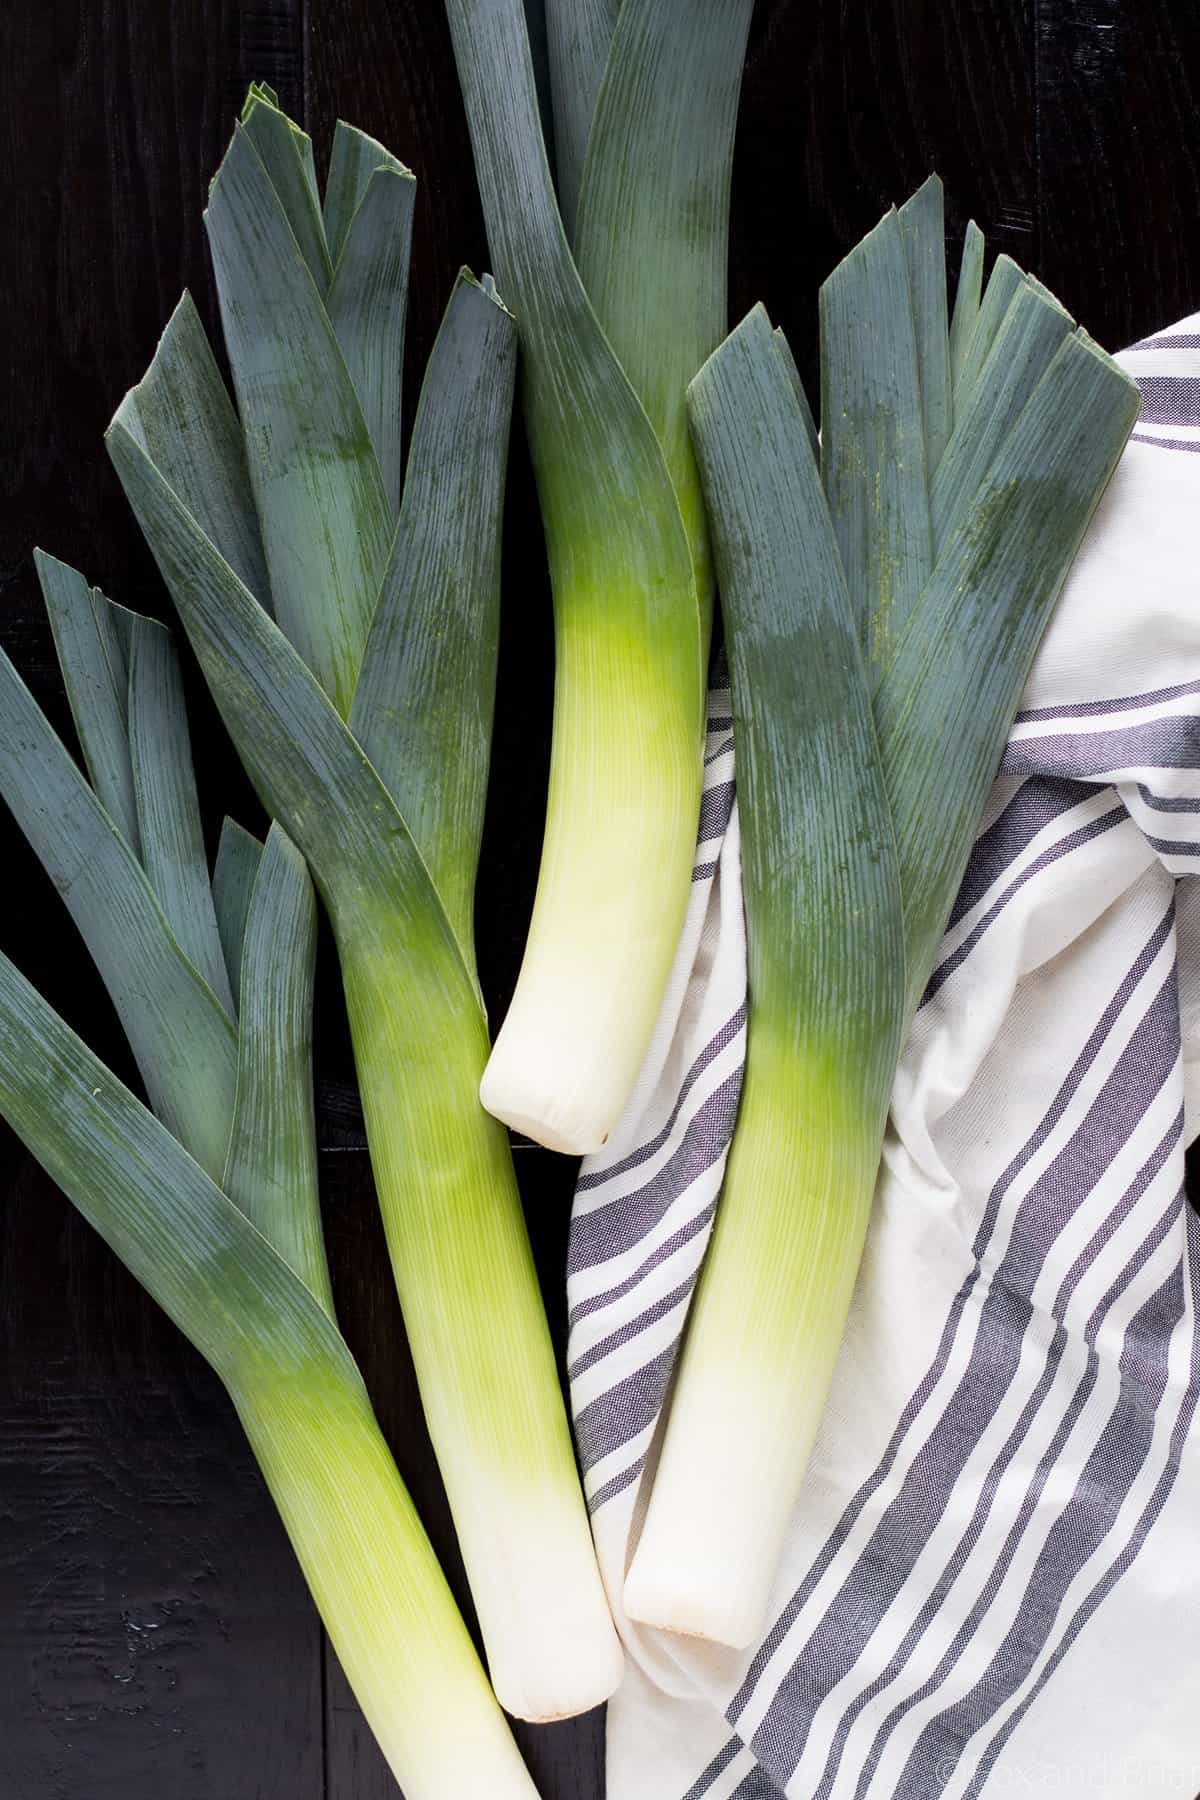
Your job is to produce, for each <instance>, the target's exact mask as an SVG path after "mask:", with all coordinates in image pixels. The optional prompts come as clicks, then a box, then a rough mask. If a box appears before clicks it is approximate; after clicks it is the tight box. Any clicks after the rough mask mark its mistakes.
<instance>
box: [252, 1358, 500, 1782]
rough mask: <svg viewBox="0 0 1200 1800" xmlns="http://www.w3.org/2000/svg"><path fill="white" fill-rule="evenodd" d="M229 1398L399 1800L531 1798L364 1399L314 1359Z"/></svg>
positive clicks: (263, 1371)
mask: <svg viewBox="0 0 1200 1800" xmlns="http://www.w3.org/2000/svg"><path fill="white" fill-rule="evenodd" d="M233 1397H234V1401H235V1403H236V1405H237V1409H238V1415H239V1417H240V1418H241V1421H242V1424H243V1426H244V1427H245V1430H246V1435H247V1437H248V1438H249V1439H250V1443H251V1446H252V1448H253V1450H254V1454H255V1456H256V1457H257V1458H258V1462H259V1465H260V1467H261V1468H262V1471H263V1474H264V1475H265V1477H266V1480H267V1485H268V1486H269V1487H270V1490H271V1494H272V1497H273V1498H274V1501H275V1504H276V1506H277V1507H278V1508H279V1512H280V1516H281V1517H282V1519H283V1522H284V1524H285V1526H286V1527H287V1532H288V1536H289V1538H290V1539H291V1541H292V1547H293V1549H294V1550H295V1552H296V1555H297V1558H298V1559H299V1562H300V1566H301V1568H302V1569H303V1571H304V1576H305V1579H306V1580H307V1582H308V1585H309V1588H310V1589H311V1591H312V1595H313V1598H314V1600H315V1601H316V1603H317V1607H318V1610H319V1611H320V1614H321V1617H322V1619H323V1620H324V1622H325V1627H326V1629H327V1631H328V1632H329V1636H330V1640H331V1642H332V1644H333V1647H334V1649H335V1650H336V1651H337V1654H338V1659H339V1661H340V1662H341V1665H342V1668H343V1669H344V1670H345V1673H346V1678H347V1680H348V1681H349V1682H350V1685H351V1687H352V1688H353V1689H354V1693H355V1696H356V1698H357V1699H358V1702H359V1704H360V1705H361V1707H362V1709H363V1712H364V1714H365V1715H366V1719H367V1723H368V1724H369V1725H370V1727H371V1730H372V1731H373V1732H374V1734H375V1736H376V1738H377V1739H378V1741H379V1745H380V1748H381V1749H382V1751H383V1753H384V1755H385V1756H386V1758H387V1761H388V1764H389V1766H390V1768H391V1770H392V1772H393V1774H394V1775H395V1777H396V1780H397V1781H398V1782H399V1783H400V1784H401V1786H402V1787H403V1790H404V1794H405V1800H447V1797H448V1796H450V1795H453V1796H454V1797H455V1800H536V1790H535V1788H534V1785H533V1782H532V1781H531V1779H530V1777H529V1774H528V1772H527V1770H526V1768H525V1765H524V1763H523V1762H522V1760H521V1756H520V1752H519V1751H518V1749H517V1746H516V1744H515V1742H514V1741H513V1737H512V1734H511V1732H510V1731H509V1729H508V1726H507V1724H506V1723H505V1721H504V1718H503V1716H502V1714H501V1712H500V1708H499V1707H498V1706H497V1704H496V1702H495V1700H494V1698H493V1697H492V1695H491V1693H490V1692H489V1691H488V1687H487V1683H486V1682H485V1680H484V1677H483V1671H482V1670H481V1668H480V1666H479V1658H478V1656H477V1655H476V1652H475V1647H474V1645H473V1644H472V1642H471V1639H470V1635H469V1633H468V1632H467V1629H466V1626H465V1625H464V1624H463V1621H462V1618H461V1616H460V1615H459V1612H458V1608H457V1607H456V1605H455V1603H454V1599H453V1596H452V1595H451V1593H450V1590H449V1588H448V1587H447V1585H446V1580H445V1577H444V1575H443V1574H442V1571H441V1569H440V1568H439V1566H438V1563H437V1559H436V1557H435V1556H434V1553H433V1549H432V1547H431V1546H430V1543H429V1540H428V1539H427V1537H426V1536H425V1532H424V1529H423V1527H422V1525H421V1521H420V1520H419V1518H418V1517H417V1514H416V1510H415V1508H414V1507H413V1504H412V1501H411V1500H410V1499H409V1496H408V1493H407V1491H406V1490H405V1487H404V1484H403V1482H402V1481H401V1480H400V1477H399V1475H398V1474H397V1472H396V1466H395V1464H394V1463H393V1461H392V1459H391V1456H390V1454H389V1452H388V1449H387V1445H386V1444H385V1443H384V1441H383V1437H382V1435H381V1434H380V1431H379V1427H378V1425H377V1424H376V1423H375V1419H374V1417H373V1415H372V1412H371V1408H370V1404H369V1402H368V1400H367V1396H366V1394H365V1393H364V1392H363V1391H362V1389H361V1388H360V1387H356V1386H355V1384H354V1383H353V1382H352V1381H350V1380H347V1379H345V1378H344V1377H343V1375H342V1372H341V1371H340V1370H331V1369H329V1368H328V1367H327V1366H325V1365H323V1364H319V1363H318V1364H314V1365H313V1367H312V1368H311V1369H310V1370H309V1371H307V1372H305V1371H301V1370H297V1369H290V1370H287V1369H272V1368H270V1367H269V1366H264V1367H262V1368H260V1369H257V1370H255V1372H254V1374H253V1376H252V1377H251V1378H250V1379H249V1380H248V1381H247V1382H246V1384H245V1386H238V1385H235V1386H234V1388H233Z"/></svg>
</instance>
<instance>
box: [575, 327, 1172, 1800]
mask: <svg viewBox="0 0 1200 1800" xmlns="http://www.w3.org/2000/svg"><path fill="white" fill-rule="evenodd" d="M1121 360H1122V361H1123V362H1124V365H1125V367H1126V368H1127V369H1129V370H1130V372H1131V373H1132V374H1133V375H1134V376H1135V377H1136V379H1137V380H1138V382H1139V385H1140V386H1141V390H1142V412H1141V417H1140V420H1139V422H1138V426H1137V428H1136V430H1135V433H1134V436H1133V439H1132V441H1131V443H1130V445H1129V447H1128V449H1127V451H1126V453H1125V455H1124V457H1123V458H1122V461H1121V463H1120V466H1119V468H1118V470H1117V473H1116V475H1115V477H1114V479H1113V481H1112V483H1111V485H1110V487H1109V490H1108V492H1107V494H1106V496H1105V498H1104V500H1103V502H1102V504H1101V506H1100V509H1099V511H1098V512H1097V515H1096V518H1095V519H1094V521H1093V524H1092V526H1091V529H1090V531H1089V533H1088V536H1087V539H1086V542H1085V544H1084V546H1083V549H1082V551H1081V554H1080V556H1079V558H1078V561H1077V563H1076V566H1075V568H1074V570H1073V572H1072V575H1071V578H1070V581H1069V583H1068V585H1067V587H1066V589H1065V591H1064V594H1063V597H1062V600H1061V602H1060V604H1059V607H1058V610H1057V612H1056V614H1055V617H1054V620H1053V622H1052V624H1051V626H1050V629H1049V632H1048V633H1047V636H1046V639H1045V641H1044V644H1043V647H1042V649H1041V652H1040V655H1039V657H1038V661H1037V664H1036V667H1035V669H1034V671H1033V675H1032V677H1031V680H1030V682H1029V686H1028V688H1027V690H1026V693H1025V696H1024V699H1023V707H1022V711H1021V713H1020V715H1019V717H1018V719H1017V721H1016V725H1015V727H1014V729H1013V732H1012V736H1011V739H1010V742H1009V745H1008V749H1007V752H1006V754H1005V757H1004V761H1003V765H1002V768H1001V771H1000V774H999V777H998V779H997V781H996V784H995V787H994V789H993V791H992V795H991V799H990V802H989V805H988V809H987V814H986V816H985V818H984V820H983V822H982V825H981V829H980V832H979V836H978V840H977V842H976V845H975V849H974V852H973V855H972V860H971V863H970V865H969V867H968V870H967V874H966V878H965V880H964V882H963V886H962V891H961V893H960V894H959V897H958V901H957V904H956V905H955V908H954V912H953V916H952V918H951V921H950V924H949V928H948V930H947V932H946V936H945V940H944V942H943V944H942V948H941V952H940V957H939V961H938V964H937V968H936V970H935V973H934V975H933V978H932V980H931V982H930V984H929V988H928V991H927V994H926V996H925V999H924V1002H923V1004H922V1006H921V1008H920V1010H919V1012H918V1015H917V1018H916V1021H915V1023H914V1026H913V1029H912V1032H911V1035H910V1038H909V1041H908V1044H907V1046H906V1049H905V1052H904V1056H903V1060H902V1063H901V1066H900V1070H899V1074H898V1077H897V1081H896V1085H895V1090H894V1094H893V1100H892V1117H891V1125H890V1128H889V1133H888V1139H887V1144H886V1147H885V1151H884V1162H883V1170H882V1173H881V1177H880V1182H879V1188H878V1193H877V1197H876V1207H875V1213H874V1219H873V1223H872V1226H871V1230H870V1235H869V1240H868V1244H867V1252H866V1259H865V1262H864V1265H863V1269H862V1274H861V1277H860V1280H859V1283H858V1287H857V1291H856V1294H855V1299H854V1305H853V1309H852V1312H851V1317H850V1321H849V1326H848V1329H847V1332H846V1337H845V1342H844V1346H843V1349H842V1353H841V1358H840V1361H839V1364H838V1370H837V1375H836V1378H835V1382H834V1387H833V1392H832V1394H831V1396H830V1400H829V1404H828V1407H827V1409H826V1415H825V1419H824V1423H823V1426H822V1430H821V1434H820V1438H819V1441H818V1444H817V1447H816V1452H815V1455H814V1457H813V1461H812V1466H811V1468H810V1471H809V1474H808V1478H807V1480H806V1483H805V1486H804V1490H803V1493H802V1495H801V1497H800V1502H799V1505H798V1506H797V1509H796V1513H795V1518H794V1521H793V1525H792V1528H791V1533H790V1538H789V1543H788V1549H787V1554H786V1558H785V1561H784V1565H783V1567H782V1568H781V1569H780V1571H779V1577H778V1582H777V1586H776V1589H775V1593H774V1596H773V1600H772V1607H771V1616H770V1624H769V1629H768V1630H767V1632H766V1634H765V1636H764V1638H763V1640H762V1642H761V1644H760V1645H758V1647H757V1648H756V1649H754V1650H753V1651H752V1652H736V1653H735V1652H732V1651H722V1650H720V1649H717V1648H716V1647H714V1646H712V1645H705V1644H702V1643H699V1642H697V1641H695V1640H688V1639H679V1638H672V1637H670V1636H668V1635H666V1634H662V1633H657V1632H654V1631H649V1630H647V1629H645V1628H642V1627H638V1626H634V1625H633V1624H631V1623H630V1621H628V1620H627V1619H626V1618H625V1616H624V1613H623V1610H622V1606H621V1591H622V1585H623V1581H624V1576H625V1571H626V1568H627V1566H628V1563H629V1560H630V1556H631V1552H632V1547H633V1545H634V1543H635V1542H636V1536H637V1532H638V1528H639V1522H640V1518H641V1516H642V1514H643V1512H644V1507H645V1501H646V1497H647V1492H648V1483H649V1480H650V1476H651V1473H652V1469H653V1461H654V1451H655V1444H656V1430H657V1428H658V1426H659V1423H660V1416H661V1414H662V1409H663V1403H664V1399H665V1397H666V1394H667V1390H668V1384H669V1381H670V1377H671V1371H672V1367H673V1364H674V1359H675V1356H676V1352H677V1350H678V1346H679V1342H680V1334H681V1331H682V1328H683V1325H684V1321H685V1317H686V1314H687V1307H688V1300H689V1297H690V1293H691V1289H692V1284H693V1282H694V1280H695V1276H696V1272H697V1269H698V1267H699V1264H700V1261H701V1258H702V1256H703V1254H704V1248H705V1244H706V1241H707V1238H708V1233H709V1229H710V1226H711V1221H712V1217H713V1213H714V1210H715V1207H716V1205H717V1201H718V1193H719V1189H720V1184H721V1175H722V1169H723V1166H724V1160H725V1154H726V1150H727V1148H728V1144H729V1139H730V1134H731V1132H732V1129H733V1124H734V1119H735V1116H736V1111H737V1100H738V1086H739V1080H740V1075H741V1067H742V1060H743V1054H744V1048H745V1020H746V1004H745V1002H746V970H745V945H744V937H743V925H742V911H741V894H740V885H739V869H738V828H737V808H736V803H735V800H734V786H733V736H732V720H731V717H730V710H729V694H728V691H727V690H725V691H722V690H718V691H716V692H714V694H713V695H712V700H711V707H710V711H711V714H712V716H711V717H710V719H709V732H708V744H707V761H706V768H705V776H706V779H705V791H704V805H703V813H702V818H701V826H700V844H699V848H698V852H697V860H696V866H695V873H694V876H693V891H692V902H691V907H690V910H689V913H688V917H687V923H686V927H685V930H684V934H683V938H682V941H681V944H680V949H679V954H678V957H677V960H676V964H675V969H674V973H673V976H672V979H671V984H670V988H669V991H668V994H667V997H666V1001H665V1003H664V1007H663V1011H662V1016H661V1018H660V1021H659V1025H658V1029H657V1032H656V1035H655V1039H654V1042H653V1044H652V1046H651V1049H650V1051H649V1054H648V1056H647V1058H646V1063H645V1066H644V1068H643V1070H642V1072H641V1076H640V1078H639V1081H638V1084H637V1088H636V1090H635V1092H634V1094H633V1097H632V1099H631V1101H630V1104H629V1107H628V1109H627V1112H626V1115H625V1117H624V1119H623V1120H622V1123H621V1125H620V1127H619V1129H618V1131H617V1132H616V1133H615V1135H614V1136H613V1138H612V1140H611V1141H610V1143H609V1144H608V1145H607V1146H606V1147H605V1150H604V1152H603V1154H601V1155H599V1156H595V1157H592V1158H589V1159H588V1160H587V1161H585V1163H584V1164H583V1167H582V1170H581V1173H580V1177H579V1182H578V1188H577V1192H576V1197H575V1205H574V1214H573V1221H572V1230H571V1246H570V1264H569V1303H570V1317H571V1337H570V1351H569V1363H570V1380H571V1392H572V1402H573V1409H574V1417H575V1425H576V1432H577V1440H578V1444H579V1450H580V1455H581V1458H582V1462H583V1465H584V1470H585V1478H586V1485H587V1493H588V1500H589V1504H590V1507H591V1512H592V1520H593V1527H594V1530H595V1534H596V1541H597V1545H598V1548H599V1553H600V1558H601V1563H602V1566H603V1570H604V1575H605V1580H606V1582H607V1585H608V1591H609V1596H610V1598H611V1601H612V1604H613V1607H614V1611H615V1613H616V1616H617V1619H618V1623H619V1626H620V1629H621V1632H622V1635H623V1637H624V1641H625V1644H626V1647H627V1650H628V1652H629V1664H630V1666H629V1674H628V1676H627V1679H626V1681H625V1684H624V1686H623V1687H622V1689H621V1691H620V1692H619V1693H618V1695H617V1696H616V1698H615V1699H614V1700H613V1702H612V1704H611V1706H610V1710H609V1774H608V1791H609V1794H610V1796H611V1800H732V1797H733V1796H736V1797H737V1800H771V1797H773V1796H778V1795H780V1794H785V1795H787V1796H789V1797H790V1800H800V1797H801V1796H803V1797H804V1800H893V1796H897V1797H899V1800H931V1797H933V1796H942V1795H945V1796H947V1797H948V1800H968V1797H970V1800H974V1797H975V1796H978V1795H981V1794H982V1795H987V1796H995V1795H1000V1794H1011V1793H1019V1794H1022V1795H1031V1796H1046V1795H1051V1794H1053V1795H1061V1794H1063V1793H1071V1794H1090V1793H1096V1794H1103V1795H1104V1796H1105V1797H1106V1800H1123V1797H1125V1796H1134V1795H1137V1796H1139V1797H1140V1796H1143V1795H1145V1794H1146V1793H1148V1792H1149V1793H1156V1794H1157V1793H1171V1794H1181V1795H1183V1796H1185V1800H1187V1797H1190V1796H1192V1795H1195V1794H1196V1793H1198V1792H1200V1702H1198V1700H1197V1695H1198V1694H1200V1428H1196V1429H1193V1421H1194V1417H1195V1413H1196V1408H1197V1402H1198V1400H1200V1330H1198V1327H1197V1309H1198V1303H1200V1220H1198V1219H1197V1217H1196V1214H1195V1213H1194V1212H1193V1211H1192V1210H1191V1209H1190V1208H1189V1206H1188V1204H1187V1201H1186V1198H1185V1196H1184V1192H1183V1173H1184V1167H1183V1164H1184V1150H1185V1147H1186V1145H1187V1143H1188V1142H1189V1141H1190V1140H1191V1139H1192V1137H1193V1136H1195V1135H1196V1133H1197V1132H1198V1131H1200V898H1198V897H1197V890H1198V885H1200V884H1197V883H1195V882H1192V881H1190V880H1189V879H1188V877H1189V876H1190V875H1191V874H1193V873H1200V315H1196V316H1195V317H1193V318H1191V319H1187V320H1184V321H1183V322H1182V323H1180V324H1179V325H1177V326H1175V327H1173V328H1172V329H1171V330H1169V331H1166V332H1163V333H1161V334H1159V335H1157V336H1155V337H1152V338H1150V339H1147V340H1146V341H1145V342H1144V343H1142V344H1139V345H1136V346H1135V347H1134V348H1133V349H1132V350H1130V351H1128V352H1126V353H1125V355H1124V356H1123V358H1122V359H1121Z"/></svg>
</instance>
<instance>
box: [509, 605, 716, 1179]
mask: <svg viewBox="0 0 1200 1800" xmlns="http://www.w3.org/2000/svg"><path fill="white" fill-rule="evenodd" d="M564 638H566V639H567V641H566V642H565V643H564ZM587 639H588V633H587V632H586V631H584V630H579V629H577V630H576V631H575V632H574V633H566V632H564V630H563V629H562V628H561V627H560V629H559V646H558V656H557V669H556V676H555V699H554V733H553V739H552V745H553V748H552V752H551V764H550V793H549V800H548V804H547V813H546V836H545V842H544V845H543V848H542V862H541V869H540V872H539V875H538V887H537V898H536V900H535V902H534V909H533V919H532V922H531V924H530V928H529V938H528V941H527V943H526V947H525V956H524V960H523V962H522V964H521V973H520V976H519V979H518V981H517V987H516V992H515V993H514V995H513V1000H512V1005H511V1006H510V1007H509V1010H508V1014H507V1016H506V1018H505V1020H504V1023H503V1025H502V1026H501V1029H500V1032H499V1034H498V1036H497V1038H496V1043H495V1047H494V1049H493V1050H492V1055H491V1060H490V1061H489V1063H488V1065H487V1070H486V1072H485V1074H484V1077H483V1081H482V1083H481V1085H480V1089H479V1097H480V1099H481V1100H482V1102H483V1104H484V1106H485V1107H486V1108H487V1110H488V1112H490V1113H492V1114H494V1116H495V1117H496V1118H498V1119H503V1120H504V1122H505V1124H506V1125H511V1126H512V1128H513V1130H514V1131H520V1132H523V1133H524V1134H525V1136H527V1137H531V1138H533V1139H535V1141H536V1142H537V1143H539V1144H545V1145H546V1146H547V1148H549V1149H551V1150H562V1151H565V1152H567V1153H568V1154H570V1155H586V1154H589V1153H590V1152H592V1151H596V1150H599V1149H600V1148H601V1147H602V1146H603V1145H604V1143H605V1142H606V1141H607V1139H608V1137H609V1135H610V1133H611V1132H612V1131H613V1130H614V1128H615V1126H616V1124H617V1121H618V1119H619V1118H620V1116H621V1113H622V1111H623V1110H624V1107H625V1102H626V1101H627V1100H628V1098H629V1094H630V1091H631V1090H632V1088H633V1084H634V1081H635V1080H636V1078H637V1073H638V1070H639V1069H640V1068H641V1065H642V1059H643V1057H644V1056H645V1054H646V1049H647V1046H648V1045H649V1042H650V1036H651V1033H652V1032H653V1030H654V1024H655V1021H656V1019H657V1018H658V1012H659V1008H660V1006H661V1004H662V997H663V992H664V989H665V987H666V983H667V977H668V975H669V974H670V972H671V964H672V962H673V960H674V957H675V950H676V946H677V945H678V942H679V933H680V931H681V929H682V927H683V916H684V912H685V911H686V908H687V900H688V893H689V891H690V883H691V875H692V861H693V858H694V855H695V848H696V819H697V815H698V812H699V806H700V778H701V773H702V765H701V741H702V724H703V721H702V718H701V715H700V706H699V705H697V706H695V707H694V708H692V709H691V710H689V707H688V705H687V703H686V694H680V693H678V692H675V693H673V692H672V691H671V684H672V683H673V682H676V683H677V677H675V676H673V675H672V674H671V672H670V671H669V670H663V671H656V670H654V669H651V668H649V667H647V666H645V665H644V663H643V664H641V665H639V662H638V657H637V654H636V652H633V651H630V652H629V653H628V654H627V655H625V656H624V657H623V658H622V657H614V658H613V659H612V665H611V666H609V667H607V668H604V669H599V670H598V669H597V668H595V667H594V666H593V663H592V659H591V657H590V656H589V650H594V649H595V647H594V646H589V644H588V641H587ZM603 648H606V647H605V646H601V650H603ZM608 648H611V646H610V647H608ZM697 654H698V653H697V652H696V650H695V633H694V630H693V639H692V655H693V656H696V655H697ZM697 667H698V663H697ZM692 685H693V686H694V685H695V682H693V684H692Z"/></svg>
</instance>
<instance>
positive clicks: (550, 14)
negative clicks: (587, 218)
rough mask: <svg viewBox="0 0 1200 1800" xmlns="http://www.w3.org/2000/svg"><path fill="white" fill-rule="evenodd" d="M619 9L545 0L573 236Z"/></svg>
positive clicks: (558, 166)
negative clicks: (591, 133)
mask: <svg viewBox="0 0 1200 1800" xmlns="http://www.w3.org/2000/svg"><path fill="white" fill-rule="evenodd" d="M620 11H621V0H546V38H547V47H548V50H549V61H550V93H551V97H552V99H553V103H554V166H555V175H556V177H557V180H558V202H559V206H560V207H561V209H562V217H563V225H564V227H565V229H566V232H567V236H568V237H572V236H573V235H574V231H575V213H576V209H577V207H578V205H579V190H580V188H581V186H582V184H583V165H584V159H585V157H586V155H587V147H588V134H589V132H590V131H591V129H592V119H593V117H594V116H595V112H596V101H597V99H598V97H599V94H600V84H601V82H602V81H603V80H604V71H605V69H606V68H607V66H608V53H609V49H610V47H611V44H612V39H613V32H614V31H615V30H616V28H617V15H618V13H619V12H620Z"/></svg>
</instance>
